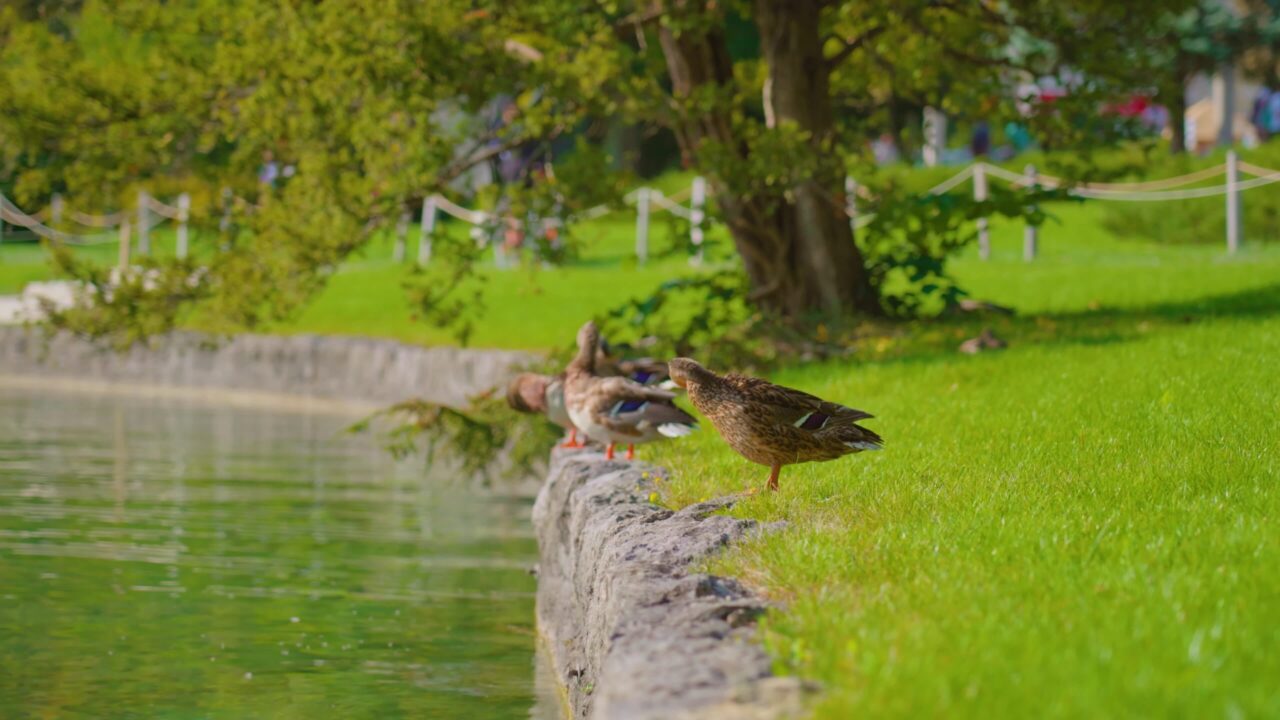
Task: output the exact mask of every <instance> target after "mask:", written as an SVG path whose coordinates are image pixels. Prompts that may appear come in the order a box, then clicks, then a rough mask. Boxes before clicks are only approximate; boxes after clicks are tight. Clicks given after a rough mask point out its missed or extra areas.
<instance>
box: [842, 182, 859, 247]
mask: <svg viewBox="0 0 1280 720" xmlns="http://www.w3.org/2000/svg"><path fill="white" fill-rule="evenodd" d="M844 212H845V214H846V215H848V216H849V232H851V233H853V234H854V236H855V237H856V236H857V235H858V181H857V180H854V179H853V178H852V177H850V176H848V175H846V176H845V177H844Z"/></svg>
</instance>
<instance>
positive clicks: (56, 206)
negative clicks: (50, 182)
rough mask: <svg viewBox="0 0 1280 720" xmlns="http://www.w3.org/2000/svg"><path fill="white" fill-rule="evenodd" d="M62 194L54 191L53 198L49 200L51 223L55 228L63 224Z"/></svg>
mask: <svg viewBox="0 0 1280 720" xmlns="http://www.w3.org/2000/svg"><path fill="white" fill-rule="evenodd" d="M62 209H63V203H62V195H61V193H54V194H53V199H51V200H50V201H49V224H50V225H51V226H53V227H55V228H57V227H61V226H62Z"/></svg>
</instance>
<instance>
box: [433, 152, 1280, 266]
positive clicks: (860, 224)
mask: <svg viewBox="0 0 1280 720" xmlns="http://www.w3.org/2000/svg"><path fill="white" fill-rule="evenodd" d="M1241 173H1245V174H1248V175H1252V176H1253V178H1252V179H1249V180H1244V181H1241V180H1240V174H1241ZM1224 175H1225V176H1226V179H1225V181H1224V182H1223V183H1221V184H1218V185H1212V186H1208V187H1194V188H1188V187H1186V186H1188V185H1194V184H1196V183H1202V182H1205V181H1207V180H1212V179H1214V178H1217V177H1221V176H1224ZM991 178H995V179H998V180H1002V181H1005V182H1007V183H1008V184H1010V185H1012V186H1013V187H1014V188H1021V189H1030V188H1044V189H1048V190H1054V189H1060V188H1065V189H1066V190H1067V193H1068V194H1069V195H1072V196H1074V197H1081V198H1088V199H1091V200H1106V201H1114V202H1162V201H1179V200H1190V199H1196V198H1208V197H1218V196H1226V197H1227V198H1228V201H1227V250H1228V252H1230V253H1235V252H1236V251H1237V250H1239V248H1240V193H1242V192H1244V191H1246V190H1252V189H1254V188H1259V187H1263V186H1266V185H1271V184H1273V183H1277V182H1280V170H1272V169H1270V168H1265V167H1261V166H1258V165H1252V164H1249V163H1244V162H1240V161H1239V159H1238V157H1237V155H1236V153H1235V152H1234V151H1231V152H1229V153H1228V154H1227V161H1226V162H1224V163H1222V164H1220V165H1216V166H1214V167H1210V168H1205V169H1203V170H1197V171H1195V172H1191V173H1187V174H1185V175H1179V176H1177V177H1171V178H1163V179H1160V180H1147V181H1141V182H1129V183H1124V182H1112V183H1104V182H1094V183H1074V184H1073V183H1070V182H1068V181H1066V180H1064V179H1062V178H1058V177H1054V176H1052V175H1042V174H1040V173H1039V172H1038V171H1037V170H1036V168H1035V167H1034V166H1031V165H1028V166H1027V167H1026V169H1025V170H1024V172H1023V173H1016V172H1013V171H1011V170H1006V169H1004V168H1002V167H999V166H997V165H992V164H990V163H987V162H976V163H973V164H971V165H969V166H967V167H965V168H963V169H962V170H960V171H959V172H957V173H956V174H955V175H953V176H951V177H949V178H947V179H946V180H943V181H942V182H940V183H938V184H937V185H935V186H933V187H931V188H929V189H928V190H927V191H926V193H927V194H930V195H942V194H945V193H948V192H951V191H953V190H955V189H956V188H957V187H960V186H961V185H963V184H964V183H965V182H968V181H970V180H972V181H973V196H974V199H975V200H978V201H984V200H986V199H988V197H989V193H990V185H989V181H990V179H991ZM706 192H707V185H706V180H705V179H704V178H701V177H696V178H694V180H693V182H692V183H691V184H690V185H689V186H688V187H686V188H684V189H683V190H681V191H680V192H678V193H675V194H672V195H666V194H664V193H663V192H662V191H661V190H658V189H656V188H650V187H640V188H636V189H635V190H632V191H631V192H629V193H627V194H626V195H625V196H624V197H623V200H624V202H625V203H626V204H627V205H630V206H632V207H634V208H635V213H636V221H635V252H636V258H637V259H638V260H639V261H640V262H644V261H645V260H647V259H648V251H649V227H650V221H651V217H652V215H653V214H654V213H656V212H669V213H671V214H673V215H675V216H677V217H680V218H683V219H685V220H688V221H690V223H691V224H692V228H691V229H690V236H691V237H690V240H691V242H692V244H693V245H694V246H695V247H696V248H698V249H697V251H696V252H695V256H694V257H693V258H691V259H690V262H691V263H694V264H696V263H698V262H701V259H702V252H701V246H702V242H703V233H704V228H703V224H704V220H705V218H706V211H705V205H706ZM686 199H687V200H688V201H689V204H688V205H685V204H683V203H684V202H685V200H686ZM859 199H864V200H872V201H873V200H875V195H874V194H873V193H872V192H871V191H870V190H868V189H867V188H866V187H865V186H863V185H860V184H859V183H857V182H856V181H855V180H854V179H853V178H848V179H847V181H846V183H845V202H846V208H845V211H846V213H847V214H848V216H849V224H850V227H852V228H853V229H854V230H859V229H862V228H864V227H866V226H867V225H869V224H871V223H872V222H873V221H874V220H875V217H876V215H875V213H860V212H859V211H858V201H859ZM437 209H438V210H440V211H441V212H444V213H445V214H447V215H451V216H452V217H455V218H457V219H459V220H462V221H463V222H467V223H469V224H471V225H474V226H479V225H481V224H483V223H484V222H486V221H487V220H489V219H490V215H489V214H488V213H486V212H484V211H480V210H468V209H467V208H464V207H462V206H460V205H457V204H456V203H453V202H450V201H449V200H446V199H445V198H444V197H442V196H439V195H434V196H432V197H430V198H428V199H427V201H425V202H424V203H423V216H422V227H423V245H422V246H420V251H419V262H420V263H425V262H427V261H428V260H429V259H430V256H431V251H430V247H429V237H430V231H431V230H432V229H434V227H435V213H436V210H437ZM615 210H617V208H615V207H611V206H608V205H598V206H596V207H592V208H589V209H587V210H583V211H581V212H578V213H576V214H575V215H574V219H576V220H594V219H596V218H600V217H603V216H605V215H608V214H610V213H612V212H614V211H615ZM977 226H978V253H979V256H980V257H981V258H982V259H983V260H987V259H989V258H990V256H991V241H990V229H989V222H988V220H987V218H979V219H978V220H977ZM477 231H478V227H476V228H473V229H472V233H473V235H476V234H477ZM1038 246H1039V229H1038V228H1037V227H1036V226H1034V225H1028V226H1027V227H1026V228H1025V230H1024V236H1023V257H1024V259H1026V260H1033V259H1035V257H1036V255H1037V254H1038V250H1039V247H1038Z"/></svg>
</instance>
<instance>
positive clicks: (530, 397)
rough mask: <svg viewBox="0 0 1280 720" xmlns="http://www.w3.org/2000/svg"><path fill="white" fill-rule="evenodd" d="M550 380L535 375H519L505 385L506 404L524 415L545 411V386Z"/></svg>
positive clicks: (544, 376)
mask: <svg viewBox="0 0 1280 720" xmlns="http://www.w3.org/2000/svg"><path fill="white" fill-rule="evenodd" d="M549 384H551V378H549V377H547V376H546V375H537V374H535V373H521V374H519V375H517V376H515V377H514V378H512V380H511V384H509V385H507V404H508V405H510V406H511V409H512V410H516V411H517V412H525V413H545V412H546V411H547V385H549Z"/></svg>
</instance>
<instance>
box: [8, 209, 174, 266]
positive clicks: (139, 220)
mask: <svg viewBox="0 0 1280 720" xmlns="http://www.w3.org/2000/svg"><path fill="white" fill-rule="evenodd" d="M135 209H136V216H137V217H136V221H135V222H133V223H131V218H130V213H129V212H127V211H124V210H121V211H118V212H113V213H104V214H101V215H98V214H94V213H86V212H81V211H77V210H67V209H66V208H65V206H64V203H63V201H62V197H61V196H60V195H54V196H53V199H52V200H51V201H50V203H49V207H47V208H44V209H43V210H40V211H39V212H35V213H26V212H23V211H22V210H21V209H20V208H19V207H18V206H17V205H15V204H14V203H13V202H12V201H11V200H9V199H8V198H6V197H5V196H3V195H0V243H2V242H4V223H9V224H10V225H13V226H15V227H21V228H25V229H26V230H28V231H30V232H31V233H32V234H34V235H35V236H37V237H41V238H44V239H46V240H49V241H50V242H55V243H60V244H65V245H77V246H87V245H103V244H106V243H110V242H119V244H120V257H119V264H120V267H127V266H128V264H129V256H130V250H131V247H130V246H131V244H132V243H131V239H130V237H131V230H132V229H133V228H134V227H136V229H137V231H138V232H137V234H138V251H139V252H140V253H142V254H143V255H149V254H150V253H151V230H153V229H155V228H156V227H157V226H158V225H160V224H162V223H163V222H165V221H166V220H172V221H174V222H175V223H176V224H177V246H176V254H177V256H178V257H179V258H185V257H186V256H187V253H188V251H189V238H190V235H189V228H188V222H189V221H190V216H191V196H190V195H188V194H187V193H182V194H181V195H179V196H178V198H177V204H176V205H169V204H167V203H164V202H162V201H160V200H157V199H156V198H154V197H151V196H150V195H149V194H147V193H146V192H145V191H143V192H140V193H138V204H137V207H136V208H135ZM64 218H65V219H66V220H69V221H71V223H74V224H75V225H79V226H81V227H85V228H92V229H95V230H104V231H107V232H99V233H82V232H67V231H65V230H62V229H61V226H63V220H64ZM46 221H47V224H46ZM112 230H115V231H116V233H115V234H114V235H113V233H111V232H110V231H112Z"/></svg>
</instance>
